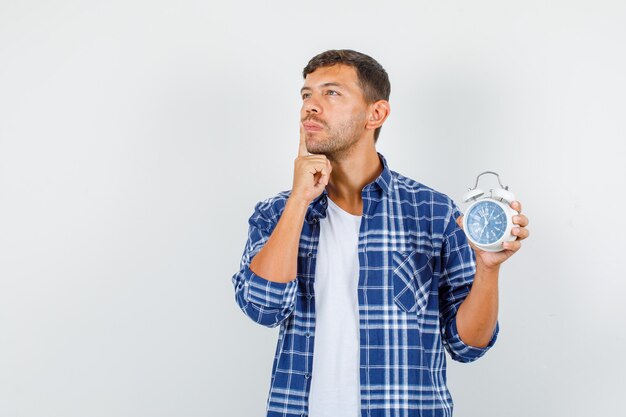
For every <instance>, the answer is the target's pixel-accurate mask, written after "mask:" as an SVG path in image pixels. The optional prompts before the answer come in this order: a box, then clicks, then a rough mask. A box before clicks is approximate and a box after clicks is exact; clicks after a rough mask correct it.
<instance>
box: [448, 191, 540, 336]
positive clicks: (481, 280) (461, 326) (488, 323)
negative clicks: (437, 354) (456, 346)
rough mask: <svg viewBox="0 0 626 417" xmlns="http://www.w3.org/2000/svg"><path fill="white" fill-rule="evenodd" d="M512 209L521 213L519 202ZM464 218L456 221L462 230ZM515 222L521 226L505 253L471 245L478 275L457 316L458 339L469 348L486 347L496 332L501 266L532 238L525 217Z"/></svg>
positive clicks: (506, 247) (519, 217) (507, 245)
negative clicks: (474, 254) (483, 249)
mask: <svg viewBox="0 0 626 417" xmlns="http://www.w3.org/2000/svg"><path fill="white" fill-rule="evenodd" d="M511 207H512V208H513V209H515V210H517V211H518V212H521V210H522V206H521V204H520V203H519V202H513V203H512V204H511ZM462 217H463V216H460V217H459V218H457V224H459V226H460V227H463V219H462ZM513 221H514V222H515V224H517V225H518V226H519V227H515V228H513V230H512V233H513V234H514V235H516V236H517V240H515V241H513V242H505V243H504V249H505V250H504V251H502V252H485V251H482V250H480V249H478V248H476V247H474V246H472V247H473V249H474V251H475V253H476V275H475V278H474V283H473V284H472V289H471V291H470V293H469V295H468V296H467V298H466V299H465V301H463V303H462V304H461V306H460V307H459V311H458V314H457V328H458V332H459V336H460V337H461V339H462V340H463V342H465V343H466V344H468V345H471V346H474V347H479V348H484V347H487V345H488V344H489V341H490V340H491V338H492V335H493V333H494V331H495V329H496V323H497V320H498V276H499V272H500V265H501V264H502V262H504V261H505V260H507V259H508V258H510V257H511V256H512V255H513V254H514V253H515V252H517V251H518V250H519V249H520V248H521V245H522V243H521V241H522V240H523V239H525V238H527V237H528V235H529V232H528V229H526V226H527V225H528V218H527V217H526V216H524V215H522V214H519V215H517V216H515V217H514V218H513Z"/></svg>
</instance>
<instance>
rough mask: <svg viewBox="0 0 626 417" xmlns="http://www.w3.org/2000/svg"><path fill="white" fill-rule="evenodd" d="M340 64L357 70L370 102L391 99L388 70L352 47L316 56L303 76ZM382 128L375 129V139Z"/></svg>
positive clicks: (332, 50) (305, 68)
mask: <svg viewBox="0 0 626 417" xmlns="http://www.w3.org/2000/svg"><path fill="white" fill-rule="evenodd" d="M338 64H343V65H348V66H350V67H353V68H354V69H355V70H356V74H357V76H358V78H359V84H360V86H361V89H362V90H363V95H364V96H365V100H367V101H368V102H370V103H373V102H375V101H378V100H389V94H390V93H391V84H390V83H389V76H388V75H387V71H385V69H384V68H383V67H382V65H380V64H379V63H378V61H376V60H375V59H374V58H372V57H371V56H368V55H365V54H363V53H361V52H356V51H353V50H351V49H331V50H329V51H326V52H322V53H321V54H318V55H316V56H314V57H313V58H311V60H310V61H309V63H308V64H307V65H306V67H304V70H302V77H303V78H306V76H307V75H309V74H310V73H312V72H313V71H315V70H316V69H318V68H321V67H332V66H333V65H338ZM380 129H381V128H380V127H378V128H377V129H376V130H375V131H374V141H377V140H378V135H380Z"/></svg>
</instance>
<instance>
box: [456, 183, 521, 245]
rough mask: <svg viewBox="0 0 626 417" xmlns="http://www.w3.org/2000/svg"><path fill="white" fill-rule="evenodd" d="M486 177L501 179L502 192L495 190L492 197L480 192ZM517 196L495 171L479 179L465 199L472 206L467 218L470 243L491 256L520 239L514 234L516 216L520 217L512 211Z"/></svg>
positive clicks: (490, 192) (464, 226)
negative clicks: (483, 178)
mask: <svg viewBox="0 0 626 417" xmlns="http://www.w3.org/2000/svg"><path fill="white" fill-rule="evenodd" d="M485 174H492V175H495V176H496V177H497V178H498V184H500V188H496V189H491V190H489V192H488V193H485V192H484V191H483V190H481V189H480V188H478V180H479V179H480V177H481V176H483V175H485ZM514 200H515V195H514V194H513V193H512V192H511V191H509V187H508V186H503V185H502V183H501V182H500V176H499V175H498V174H497V173H495V172H492V171H485V172H483V173H481V174H479V175H478V177H476V184H475V185H474V188H470V189H469V191H468V192H467V193H466V194H465V196H464V197H463V201H464V202H465V203H471V204H470V206H469V207H468V208H467V210H466V211H465V216H463V229H464V230H465V235H466V236H467V239H468V240H469V241H470V242H472V243H473V244H474V245H475V246H477V247H478V248H480V249H482V250H484V251H488V252H500V251H502V250H504V248H503V247H502V244H503V243H504V242H510V241H513V240H516V239H517V236H514V235H512V234H511V229H513V227H515V225H514V224H513V216H515V215H516V214H519V213H518V212H517V211H515V210H513V209H512V208H511V202H512V201H514Z"/></svg>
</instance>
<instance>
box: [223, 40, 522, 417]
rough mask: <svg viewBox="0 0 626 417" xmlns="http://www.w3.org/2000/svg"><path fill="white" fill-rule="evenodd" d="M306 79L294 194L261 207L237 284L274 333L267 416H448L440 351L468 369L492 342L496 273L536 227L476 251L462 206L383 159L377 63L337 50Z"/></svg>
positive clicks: (385, 91) (382, 98)
mask: <svg viewBox="0 0 626 417" xmlns="http://www.w3.org/2000/svg"><path fill="white" fill-rule="evenodd" d="M303 76H304V86H303V87H302V90H301V94H302V110H301V115H300V116H301V124H300V147H299V152H298V157H297V158H296V160H295V163H294V176H293V187H292V189H291V190H290V191H284V192H281V193H279V194H278V195H277V196H275V197H273V198H270V199H267V200H265V201H262V202H260V203H258V204H257V205H256V207H255V211H254V213H253V215H252V216H251V217H250V220H249V226H250V228H249V234H248V241H247V244H246V247H245V250H244V253H243V258H242V261H241V269H240V271H239V272H237V273H236V274H235V275H234V276H233V284H234V286H235V298H236V301H237V303H238V304H239V306H240V307H241V309H242V310H243V312H244V313H245V314H246V315H248V316H249V317H250V318H251V319H253V320H254V321H256V322H258V323H260V324H262V325H265V326H269V327H274V326H278V325H280V333H279V338H278V344H277V347H276V354H275V358H274V364H273V368H272V378H271V387H270V391H269V398H268V402H267V416H269V417H278V416H281V417H292V416H310V417H357V416H360V417H383V416H384V417H401V416H403V417H412V416H450V415H451V414H452V408H453V403H452V399H451V397H450V394H449V392H448V389H447V387H446V374H445V370H446V358H445V354H444V348H445V350H447V351H448V352H449V354H450V355H451V357H452V359H454V360H457V361H461V362H470V361H473V360H476V359H478V358H479V357H480V356H482V355H483V354H484V353H485V352H486V351H487V350H488V349H489V348H490V347H491V346H493V344H494V343H495V340H496V337H497V333H498V324H497V310H498V271H499V267H500V264H501V263H502V262H503V261H504V260H505V259H507V258H508V257H509V256H511V255H512V254H513V253H515V252H516V251H517V250H518V249H519V248H520V246H521V243H520V241H521V240H522V239H524V238H526V237H527V236H528V231H527V229H526V228H525V226H526V225H527V224H528V219H527V218H526V216H524V215H521V214H520V215H518V216H515V218H514V221H515V223H516V224H517V225H518V227H515V228H514V229H513V234H515V235H516V236H517V237H518V239H517V241H514V242H508V243H505V250H504V251H503V252H498V253H491V252H483V251H481V250H480V249H477V248H472V247H470V246H469V245H468V241H467V239H466V237H465V234H464V232H463V230H462V228H461V225H462V222H461V218H462V216H461V215H460V213H459V211H458V210H457V208H456V206H455V205H454V203H453V202H452V201H451V200H450V199H449V198H448V197H447V196H445V195H443V194H441V193H438V192H436V191H434V190H432V189H430V188H428V187H426V186H424V185H422V184H420V183H417V182H416V181H413V180H411V179H409V178H406V177H404V176H402V175H400V174H398V173H396V172H394V171H391V170H390V169H389V167H388V165H387V162H386V160H385V158H384V157H383V156H382V155H381V154H379V153H377V152H376V148H375V144H376V141H377V139H378V135H379V133H380V129H381V126H382V125H383V123H384V122H385V119H386V118H387V116H388V115H389V111H390V107H389V102H388V99H389V92H390V85H389V80H388V77H387V73H386V71H385V70H384V69H383V68H382V67H381V66H380V64H379V63H378V62H376V61H375V60H374V59H372V58H371V57H369V56H367V55H364V54H361V53H358V52H355V51H351V50H333V51H327V52H324V53H321V54H319V55H317V56H316V57H314V58H312V59H311V61H310V62H309V63H308V65H307V66H306V67H305V69H304V71H303ZM511 205H512V207H513V208H514V209H516V210H518V211H521V205H520V204H519V202H514V203H512V204H511Z"/></svg>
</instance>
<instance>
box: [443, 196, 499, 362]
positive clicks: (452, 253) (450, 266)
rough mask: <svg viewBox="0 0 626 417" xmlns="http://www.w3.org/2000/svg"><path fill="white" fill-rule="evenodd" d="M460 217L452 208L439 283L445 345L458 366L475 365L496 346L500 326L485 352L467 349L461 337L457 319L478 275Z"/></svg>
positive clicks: (472, 347) (444, 243)
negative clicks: (473, 363) (461, 364)
mask: <svg viewBox="0 0 626 417" xmlns="http://www.w3.org/2000/svg"><path fill="white" fill-rule="evenodd" d="M460 214H461V213H460V212H459V210H458V208H457V207H456V206H453V210H452V215H451V217H450V220H449V221H448V224H447V227H446V230H445V233H444V241H443V248H442V256H443V262H442V269H443V270H442V273H441V279H440V282H439V299H440V300H439V301H440V309H439V318H440V321H441V333H442V338H443V344H444V346H445V348H446V350H447V351H448V353H449V354H450V356H451V357H452V359H454V360H456V361H458V362H473V361H475V360H476V359H478V358H480V357H481V356H483V355H484V354H485V353H486V352H487V351H488V350H489V349H490V348H491V347H492V346H493V345H494V344H495V342H496V339H497V337H498V332H499V324H498V323H497V322H496V327H495V329H494V332H493V335H492V336H491V340H490V341H489V344H488V345H487V346H485V347H484V348H478V347H474V346H470V345H467V344H466V343H464V342H463V340H461V337H460V336H459V332H458V329H457V324H456V315H457V312H458V310H459V307H460V306H461V303H463V301H465V299H466V298H467V296H468V294H469V292H470V289H471V288H472V283H473V282H474V275H475V273H476V261H475V255H474V250H473V249H472V247H471V246H470V245H469V243H468V242H467V237H466V236H465V233H464V232H463V229H461V228H460V227H459V226H458V225H457V224H456V221H455V220H456V218H457V217H459V216H460Z"/></svg>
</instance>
